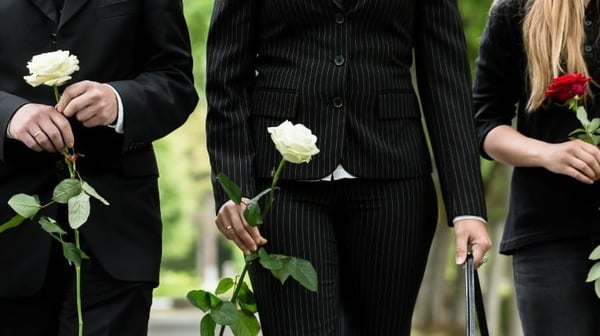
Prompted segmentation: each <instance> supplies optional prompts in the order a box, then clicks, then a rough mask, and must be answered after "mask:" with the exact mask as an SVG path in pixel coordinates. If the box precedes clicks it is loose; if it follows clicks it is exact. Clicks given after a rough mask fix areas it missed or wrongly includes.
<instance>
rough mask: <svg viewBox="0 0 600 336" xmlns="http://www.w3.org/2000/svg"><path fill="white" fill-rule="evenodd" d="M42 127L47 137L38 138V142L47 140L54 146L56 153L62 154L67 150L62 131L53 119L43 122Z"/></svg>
mask: <svg viewBox="0 0 600 336" xmlns="http://www.w3.org/2000/svg"><path fill="white" fill-rule="evenodd" d="M40 127H41V129H42V130H43V131H44V134H45V135H46V136H45V137H44V136H41V135H40V136H38V137H36V139H37V140H38V141H40V140H41V141H45V140H46V139H47V140H48V142H49V143H50V144H51V145H52V146H53V149H54V151H58V152H60V151H62V150H63V149H64V148H65V142H64V140H63V136H62V133H61V130H60V129H59V128H58V127H57V126H56V125H55V124H54V122H53V121H52V119H51V118H49V119H46V120H43V121H41V122H40Z"/></svg>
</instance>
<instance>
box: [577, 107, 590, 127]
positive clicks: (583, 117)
mask: <svg viewBox="0 0 600 336" xmlns="http://www.w3.org/2000/svg"><path fill="white" fill-rule="evenodd" d="M577 119H578V120H579V122H580V123H581V126H583V128H584V129H586V130H587V129H589V125H590V120H589V119H588V117H587V113H586V112H585V109H584V108H583V106H579V107H578V108H577Z"/></svg>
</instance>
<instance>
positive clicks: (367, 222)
mask: <svg viewBox="0 0 600 336" xmlns="http://www.w3.org/2000/svg"><path fill="white" fill-rule="evenodd" d="M267 182H268V181H266V182H265V183H264V185H263V186H264V187H266V186H267ZM279 186H280V190H279V191H277V193H276V199H275V202H274V204H273V209H272V212H271V213H270V214H269V215H268V218H267V219H266V221H265V223H264V224H263V226H262V227H261V232H262V234H263V236H264V237H265V238H266V239H267V240H268V243H267V245H266V247H265V248H266V249H267V251H268V252H269V253H279V254H285V255H290V256H295V257H301V258H304V259H308V260H310V261H311V262H312V263H313V265H314V266H315V268H316V270H317V273H318V277H319V289H318V292H317V293H313V292H310V291H308V290H306V289H304V288H303V287H301V286H300V285H298V283H297V282H296V281H295V280H293V279H291V278H290V279H288V280H287V281H286V282H285V284H284V285H281V283H280V282H279V280H277V279H275V278H274V277H273V276H272V275H271V273H270V272H269V271H267V270H265V269H263V268H262V267H261V266H260V265H259V264H258V263H256V264H253V265H252V267H251V268H250V275H251V279H252V284H253V286H254V289H255V294H256V296H257V303H258V307H259V312H260V314H259V315H260V321H261V325H262V328H263V334H264V335H265V336H271V335H274V336H284V335H304V336H318V335H400V336H402V335H410V329H411V318H412V313H413V309H414V304H415V301H416V298H417V294H418V291H419V287H420V284H421V281H422V279H423V273H424V270H425V264H426V261H427V256H428V253H429V248H430V246H431V242H432V239H433V233H434V231H435V226H436V221H437V205H436V198H435V197H436V196H435V191H434V187H433V184H432V181H431V179H430V178H429V177H427V178H422V179H411V180H403V181H373V180H358V179H357V180H340V181H335V182H283V183H280V185H279Z"/></svg>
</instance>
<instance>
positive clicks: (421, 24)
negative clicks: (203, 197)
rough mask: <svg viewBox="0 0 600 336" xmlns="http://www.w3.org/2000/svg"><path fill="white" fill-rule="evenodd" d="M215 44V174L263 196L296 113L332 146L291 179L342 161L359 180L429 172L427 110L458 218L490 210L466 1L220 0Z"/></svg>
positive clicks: (210, 80) (211, 93) (449, 202)
mask: <svg viewBox="0 0 600 336" xmlns="http://www.w3.org/2000/svg"><path fill="white" fill-rule="evenodd" d="M207 48H208V51H207V87H206V96H207V100H208V115H207V126H206V127H207V143H208V149H209V154H210V158H211V165H212V169H213V173H214V174H213V175H215V174H217V173H219V172H224V173H226V174H227V175H228V176H229V177H230V178H232V179H233V180H234V181H236V182H238V183H240V184H241V187H242V189H243V190H244V191H245V194H247V195H252V194H254V193H255V187H254V184H255V182H254V179H255V178H268V177H270V174H271V171H272V170H273V168H274V167H275V166H276V165H277V163H278V162H279V160H280V155H279V154H278V153H277V152H276V150H275V147H274V146H273V144H272V142H271V140H270V137H269V135H268V133H267V127H269V126H274V125H277V124H279V123H281V122H282V121H283V120H286V119H288V120H290V121H293V122H295V123H302V124H304V125H306V126H307V127H309V128H310V129H311V130H312V131H313V132H314V133H315V134H316V135H317V137H318V142H317V145H318V147H319V148H320V149H321V153H319V154H318V155H317V156H315V157H314V159H313V160H312V161H311V162H310V163H308V164H302V165H289V166H287V167H286V169H285V170H284V172H283V174H282V178H284V179H302V180H310V179H318V178H320V177H323V176H326V175H328V174H329V173H331V172H332V171H333V170H334V169H335V167H336V166H337V165H338V164H342V165H343V166H344V168H345V169H346V170H348V171H349V172H350V173H351V174H353V175H355V176H357V177H359V178H370V179H404V178H411V177H418V176H424V175H429V174H430V173H431V171H432V165H431V156H430V153H429V150H428V146H427V141H426V137H425V131H424V128H423V123H422V116H423V117H424V119H425V123H426V125H427V126H428V132H429V135H430V137H431V144H432V147H433V152H434V155H435V160H436V163H437V168H438V171H439V175H440V182H441V187H442V193H443V196H444V200H445V205H446V208H447V212H448V217H449V218H453V217H454V216H457V215H464V214H470V215H479V216H482V217H485V205H484V200H483V193H482V186H481V180H480V173H479V159H478V150H477V141H476V136H475V131H474V130H475V127H474V122H473V115H472V107H471V101H470V99H471V98H470V97H471V88H470V87H471V81H470V70H469V64H468V59H467V56H466V51H465V41H464V33H463V30H462V23H461V18H460V15H459V13H458V11H457V7H456V2H455V0H418V1H414V0H285V1H282V0H216V2H215V7H214V11H213V16H212V21H211V25H210V30H209V37H208V46H207ZM413 51H414V56H415V59H416V64H415V69H416V79H417V81H416V82H417V90H418V93H419V96H420V104H419V100H418V99H417V94H416V92H415V88H414V87H413V80H412V79H413V78H412V76H411V71H410V69H411V65H412V63H413ZM420 105H421V106H420ZM420 107H422V109H421V108H420ZM214 189H215V197H216V200H217V203H218V204H221V203H222V202H224V201H225V200H226V196H225V195H224V194H223V193H222V192H221V188H220V187H219V186H217V185H215V188H214Z"/></svg>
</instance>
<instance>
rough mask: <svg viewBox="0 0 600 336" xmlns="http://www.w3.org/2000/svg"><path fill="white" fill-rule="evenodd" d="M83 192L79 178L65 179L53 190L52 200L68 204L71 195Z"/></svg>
mask: <svg viewBox="0 0 600 336" xmlns="http://www.w3.org/2000/svg"><path fill="white" fill-rule="evenodd" d="M80 193H81V182H80V181H79V180H78V179H71V178H69V179H64V180H62V181H60V182H59V183H58V184H57V185H56V187H55V188H54V191H53V192H52V200H53V201H55V202H57V203H61V204H67V202H69V199H71V197H75V196H77V195H79V194H80Z"/></svg>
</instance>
